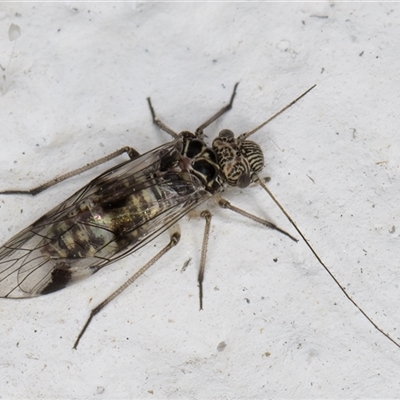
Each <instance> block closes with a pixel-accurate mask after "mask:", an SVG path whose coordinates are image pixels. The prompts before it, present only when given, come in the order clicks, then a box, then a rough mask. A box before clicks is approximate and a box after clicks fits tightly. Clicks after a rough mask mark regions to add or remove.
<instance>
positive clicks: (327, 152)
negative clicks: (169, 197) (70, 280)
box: [0, 3, 400, 399]
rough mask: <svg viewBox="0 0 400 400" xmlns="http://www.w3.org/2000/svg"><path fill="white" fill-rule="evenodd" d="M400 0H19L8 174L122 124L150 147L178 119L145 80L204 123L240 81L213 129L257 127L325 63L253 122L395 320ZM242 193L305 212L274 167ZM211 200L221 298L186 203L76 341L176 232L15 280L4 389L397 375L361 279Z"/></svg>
mask: <svg viewBox="0 0 400 400" xmlns="http://www.w3.org/2000/svg"><path fill="white" fill-rule="evenodd" d="M399 14H400V7H399V5H398V4H395V3H383V4H372V3H369V4H360V3H358V4H357V3H355V4H351V3H336V4H334V3H332V4H331V3H308V4H303V3H264V4H262V3H232V4H227V3H203V4H185V3H178V4H163V3H132V4H130V3H125V4H122V3H110V4H107V3H104V4H92V3H85V4H83V3H70V4H68V3H64V4H55V3H52V4H46V3H37V4H35V3H21V4H18V3H3V4H1V5H0V64H1V65H2V66H3V67H4V66H6V65H7V64H8V58H9V55H10V53H11V50H12V45H13V44H12V43H11V42H9V40H8V34H7V33H8V28H9V26H10V24H11V23H14V24H18V25H19V26H20V27H21V32H22V35H21V37H20V38H19V39H18V42H17V45H16V49H15V54H14V58H13V60H12V62H11V65H10V68H9V71H8V76H7V87H6V93H5V94H1V95H0V121H1V125H0V137H1V146H0V160H1V163H0V176H1V180H0V183H1V185H0V189H7V188H30V187H33V186H35V185H38V184H40V183H43V182H45V181H47V180H48V179H50V178H52V177H54V176H56V175H57V174H60V173H63V172H65V171H68V170H71V169H73V168H76V167H78V166H81V165H83V164H85V163H87V162H89V161H91V160H94V159H96V158H99V157H101V156H103V155H105V154H108V153H110V152H112V151H114V150H115V149H117V148H119V147H121V146H124V145H131V146H134V147H135V148H137V149H138V150H139V151H141V152H144V151H146V150H148V149H151V148H153V147H154V146H156V145H159V144H161V143H163V142H164V141H166V140H168V138H167V137H166V135H164V134H163V133H159V132H158V131H157V129H155V128H154V127H153V126H152V123H151V120H150V115H149V111H148V108H147V104H146V100H145V99H146V97H147V96H149V95H151V96H152V99H153V103H154V106H155V108H156V110H157V111H158V114H159V116H160V117H162V119H163V120H164V121H165V122H166V123H167V124H168V125H170V126H171V127H173V128H174V129H176V130H183V129H191V130H193V129H195V128H196V127H197V126H198V125H199V124H200V123H201V122H203V121H204V119H206V118H207V117H208V116H209V115H210V114H211V113H212V112H213V111H215V110H216V109H218V107H220V106H221V104H223V103H224V102H225V101H226V100H227V99H228V98H229V96H230V93H231V89H232V87H233V84H234V83H235V82H237V81H240V86H239V90H238V96H237V98H236V102H235V105H234V109H233V110H232V111H231V112H230V113H229V114H227V115H225V116H224V117H223V118H222V119H221V120H220V121H219V122H218V123H216V124H215V125H214V126H213V127H212V129H209V130H208V131H207V133H208V134H209V136H210V137H212V135H214V134H215V132H217V131H218V130H219V129H221V128H230V129H232V130H235V131H236V132H238V133H240V132H243V131H245V130H248V129H251V128H253V127H254V126H255V125H257V124H258V123H260V122H261V121H263V120H264V119H266V118H267V117H269V116H270V115H271V114H272V113H273V112H275V111H276V110H278V109H279V108H280V107H282V106H284V105H285V104H286V103H288V102H290V101H291V100H292V99H293V98H295V97H296V96H297V95H299V94H300V93H301V92H302V91H303V90H305V89H307V88H308V87H309V86H311V85H312V84H314V83H317V84H318V86H317V88H316V89H315V90H314V91H313V92H312V93H310V94H309V95H308V96H307V97H306V98H304V99H303V100H302V101H301V102H300V103H299V104H297V105H296V106H295V107H293V108H292V109H290V110H288V111H287V112H286V113H285V114H284V115H282V116H280V117H279V118H278V119H277V120H275V121H274V122H273V123H271V124H270V125H269V126H268V127H266V128H264V129H263V130H262V131H260V132H258V133H257V134H256V135H255V138H254V139H255V140H257V141H258V142H259V143H260V144H261V145H262V147H263V149H264V150H265V156H266V169H265V174H266V175H269V176H271V177H272V180H271V182H270V183H269V187H270V188H271V189H272V190H273V192H274V193H275V195H276V196H277V197H278V198H279V199H280V201H281V202H282V204H283V205H284V206H285V207H286V208H287V210H288V211H289V213H290V214H291V215H292V217H293V218H294V219H295V220H296V221H297V223H298V225H299V226H300V228H301V229H302V230H303V231H304V233H305V234H306V236H307V237H308V238H309V240H310V241H311V243H312V244H313V245H314V247H315V249H316V250H317V251H318V253H319V255H320V256H321V257H322V258H323V260H324V261H325V262H326V264H327V265H328V266H329V267H330V268H331V270H332V272H333V273H334V274H336V276H337V277H338V279H339V280H340V282H342V284H343V285H345V286H346V287H347V289H348V291H349V293H350V294H351V295H353V296H354V297H355V299H356V300H357V301H358V302H359V304H360V305H362V307H363V308H364V309H365V311H367V312H368V314H369V315H370V316H371V317H373V318H374V319H375V321H376V322H377V323H378V324H379V325H380V326H381V327H382V328H383V329H385V330H387V331H388V332H389V333H390V334H391V335H392V336H393V337H395V336H396V333H397V332H398V327H399V325H400V313H399V311H398V310H399V307H398V303H399V299H400V292H399V287H398V286H399V284H400V266H399V259H400V257H399V234H398V232H399V229H398V225H399V222H398V220H399V206H398V204H399V153H400V151H399V147H400V146H399V134H398V130H399V119H398V113H399V105H400V99H399V96H400V90H399V88H400V82H399V80H400V78H399V76H400V75H399V73H398V71H399V68H400V65H399V61H400V52H399V40H400V34H399V27H400V15H399ZM100 170H101V169H99V170H98V171H96V172H99V171H100ZM91 177H93V174H90V173H89V174H85V175H84V176H82V177H78V178H76V179H73V180H71V182H67V183H65V184H62V185H59V186H57V187H56V188H53V189H51V190H49V191H48V192H46V193H44V194H41V195H39V196H38V197H37V198H21V197H17V196H13V197H6V196H1V197H0V218H1V221H2V229H1V230H0V241H1V242H2V243H3V242H5V241H6V240H7V239H8V238H9V237H10V236H11V235H12V234H14V233H16V232H18V231H19V230H20V229H22V228H24V227H25V226H26V225H28V224H29V223H31V222H33V221H34V220H35V219H36V218H38V217H40V216H41V215H42V214H43V213H44V212H46V211H47V210H48V209H50V208H51V207H53V206H54V205H55V204H57V203H58V202H59V201H61V200H63V199H64V198H66V197H67V196H68V195H69V194H70V193H72V192H73V191H74V190H75V189H77V188H79V187H80V186H82V185H83V184H84V183H85V182H87V181H88V180H89V179H90V178H91ZM226 196H227V197H228V198H229V199H230V200H231V201H232V202H233V203H234V204H236V205H237V206H240V207H243V208H246V209H247V210H249V211H251V212H254V213H256V214H257V215H260V216H264V217H269V218H271V219H273V220H274V221H275V222H277V223H278V224H279V225H280V226H282V227H283V228H285V229H289V230H290V231H292V228H290V226H289V224H288V223H287V222H286V221H285V218H284V216H282V215H281V214H280V212H279V211H278V210H277V209H276V207H274V206H273V205H272V204H271V202H270V201H269V200H268V199H267V196H266V195H265V194H264V193H262V192H261V190H260V189H257V188H253V189H247V190H243V191H239V192H237V193H235V192H234V191H232V192H229V193H227V194H226ZM210 207H211V209H212V211H213V214H214V219H213V228H212V237H211V243H210V248H209V253H208V264H207V271H206V281H205V299H204V301H205V304H204V307H205V309H204V311H203V312H199V311H198V300H197V285H196V275H197V265H198V262H199V258H200V254H199V251H200V246H201V235H202V231H203V223H202V222H200V221H189V222H188V221H187V220H186V219H185V220H183V221H182V223H181V229H182V232H183V235H182V241H181V243H180V245H179V247H177V248H175V249H174V250H173V251H171V252H170V254H168V255H167V256H166V257H165V258H164V259H163V260H161V261H160V262H159V263H158V265H157V266H154V267H153V268H152V269H151V270H150V271H149V272H148V273H147V274H146V276H144V277H143V278H141V279H140V280H139V281H138V282H137V285H134V287H132V288H130V289H129V290H127V291H126V292H125V293H124V294H123V295H121V296H120V297H119V298H118V299H117V300H115V301H114V302H113V303H112V304H111V305H109V306H108V307H107V308H106V309H105V310H104V312H103V313H101V315H99V316H98V317H96V319H95V320H94V321H93V322H92V325H91V326H90V328H89V330H88V331H87V334H86V336H84V337H83V340H82V342H81V345H80V347H79V349H78V351H74V350H72V349H71V347H72V344H73V342H74V340H75V337H76V335H77V333H78V332H79V329H80V327H81V326H82V324H83V323H84V321H85V319H86V318H87V316H88V312H89V310H90V308H91V307H92V306H93V305H96V304H98V303H99V302H100V301H102V300H103V299H104V297H105V296H107V294H109V293H110V292H111V291H112V290H113V289H115V288H116V287H117V286H118V284H119V283H121V282H122V281H124V279H125V277H126V275H127V274H130V273H131V272H132V271H133V270H135V269H136V268H138V267H139V266H141V265H143V263H144V262H145V261H146V260H147V259H149V258H150V257H151V255H153V254H154V253H155V252H156V251H157V249H159V248H160V247H161V246H162V245H163V244H164V243H166V241H167V237H160V238H159V239H158V240H157V241H155V243H152V244H150V245H149V246H148V247H147V248H146V249H145V250H144V251H142V252H140V253H139V254H134V255H132V256H130V257H128V258H126V259H124V260H123V261H121V262H119V263H117V264H115V265H113V266H110V267H108V268H106V269H104V270H103V271H102V272H100V273H99V274H98V275H97V276H95V277H93V278H91V279H89V280H87V281H85V282H83V283H82V284H79V285H76V286H75V287H72V288H70V289H68V290H65V291H61V292H59V293H57V294H54V295H50V296H44V297H42V298H38V299H33V300H24V301H8V300H2V301H0V304H1V306H0V329H1V332H2V334H1V335H0V338H1V339H0V387H1V390H0V394H1V397H2V398H76V399H87V398H95V397H98V398H104V399H115V398H121V399H122V398H130V399H132V398H151V399H156V398H157V399H159V398H194V399H201V398H220V399H225V398H282V397H284V398H311V397H312V398H327V397H329V398H345V397H346V398H366V397H399V395H400V379H399V376H400V349H398V348H396V347H395V346H394V345H393V344H392V343H390V342H389V341H388V340H387V339H386V338H385V337H383V336H382V335H381V334H379V333H378V332H377V331H376V330H375V329H373V327H372V326H371V325H370V324H369V323H368V322H367V321H366V320H365V319H364V318H363V317H362V316H361V315H360V313H359V312H357V310H356V309H355V308H354V307H353V306H352V305H351V304H350V303H349V301H347V300H346V299H345V298H344V296H343V295H342V294H341V292H340V291H339V289H338V288H337V287H336V286H335V285H334V283H333V282H332V280H331V279H330V278H329V277H328V276H327V274H326V273H325V272H324V271H323V270H322V268H321V267H320V266H319V264H318V263H317V261H316V260H315V258H314V257H313V256H312V255H311V254H310V252H309V251H308V249H307V248H306V246H305V245H304V243H298V244H294V243H291V242H290V241H289V240H288V239H286V238H285V237H282V236H281V235H279V234H276V233H274V232H270V231H268V230H264V229H262V228H260V227H259V226H257V225H255V224H252V223H249V222H248V221H245V220H243V219H242V218H240V217H239V216H235V215H232V214H230V213H229V212H227V211H223V210H220V209H217V208H214V207H212V205H210ZM22 210H23V211H22ZM393 227H395V228H396V229H395V230H394V229H393ZM154 245H156V248H155V247H154ZM189 257H192V262H191V264H190V266H189V267H188V268H187V270H186V272H184V273H180V270H181V267H182V265H183V263H184V261H185V260H187V259H188V258H189ZM274 258H277V259H278V261H277V262H274V261H273V259H274ZM246 299H247V300H246ZM221 342H224V343H225V344H226V347H225V348H223V350H222V351H218V349H217V347H218V346H219V344H220V343H221ZM221 347H223V346H220V347H219V348H220V350H221Z"/></svg>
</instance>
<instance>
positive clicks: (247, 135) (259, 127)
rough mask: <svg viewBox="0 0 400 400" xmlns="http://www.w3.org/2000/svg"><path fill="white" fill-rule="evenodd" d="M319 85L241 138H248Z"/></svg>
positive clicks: (312, 87)
mask: <svg viewBox="0 0 400 400" xmlns="http://www.w3.org/2000/svg"><path fill="white" fill-rule="evenodd" d="M315 86H317V85H316V84H315V85H313V86H311V87H310V89H308V90H306V91H305V92H304V93H303V94H302V95H300V96H299V97H297V99H295V100H293V101H292V102H291V103H289V104H288V105H287V106H285V107H283V108H282V110H280V111H278V112H277V113H276V114H274V115H273V116H272V117H270V118H268V119H267V120H266V121H265V122H263V123H262V124H261V125H258V126H257V127H256V128H254V129H252V130H251V131H249V132H245V133H242V134H241V135H240V136H239V138H240V140H246V139H247V138H248V137H249V136H250V135H252V134H253V133H255V132H257V131H258V130H259V129H261V128H262V127H263V126H265V125H267V124H268V123H269V122H271V121H272V120H273V119H275V118H276V117H277V116H278V115H281V114H282V113H283V112H284V111H286V110H287V109H288V108H290V107H292V105H293V104H295V103H297V102H298V101H299V100H300V99H301V98H302V97H304V96H305V95H306V94H307V93H308V92H310V91H311V90H312V89H314V88H315Z"/></svg>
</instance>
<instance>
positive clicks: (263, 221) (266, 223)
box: [217, 197, 298, 242]
mask: <svg viewBox="0 0 400 400" xmlns="http://www.w3.org/2000/svg"><path fill="white" fill-rule="evenodd" d="M217 204H218V205H219V206H220V207H222V208H226V209H228V210H231V211H233V212H235V213H237V214H240V215H243V216H244V217H246V218H249V219H251V220H253V221H255V222H258V223H260V224H262V225H264V226H266V227H268V228H271V229H274V230H276V231H278V232H280V233H283V234H284V235H286V236H288V237H289V238H290V239H292V240H294V241H295V242H298V239H296V238H295V237H293V236H292V235H291V234H290V233H288V232H286V231H284V230H283V229H281V228H279V227H278V226H276V225H275V224H273V223H272V222H270V221H267V220H266V219H262V218H259V217H257V216H255V215H253V214H250V213H248V212H247V211H244V210H242V209H241V208H237V207H235V206H233V205H232V204H231V203H230V202H229V201H228V200H225V199H223V198H222V197H219V198H217Z"/></svg>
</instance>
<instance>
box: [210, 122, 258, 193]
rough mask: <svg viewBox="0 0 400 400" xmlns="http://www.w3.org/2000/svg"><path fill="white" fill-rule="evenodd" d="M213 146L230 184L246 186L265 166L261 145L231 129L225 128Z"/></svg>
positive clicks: (220, 166) (221, 169) (222, 171)
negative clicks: (237, 134)
mask: <svg viewBox="0 0 400 400" xmlns="http://www.w3.org/2000/svg"><path fill="white" fill-rule="evenodd" d="M212 148H213V150H214V152H215V153H216V155H217V158H218V165H219V168H220V171H221V173H222V175H223V176H224V178H225V180H226V182H227V183H228V184H229V185H230V186H238V187H240V188H245V187H247V186H249V184H250V183H252V182H253V181H254V177H255V174H257V173H258V172H260V171H261V170H262V169H263V167H264V155H263V153H262V150H261V148H260V146H259V145H258V144H257V143H255V142H252V141H250V140H244V139H241V137H240V136H239V137H238V138H235V135H234V134H233V132H232V131H230V130H229V129H223V130H222V131H221V132H220V133H219V135H218V137H217V138H215V139H214V141H213V144H212Z"/></svg>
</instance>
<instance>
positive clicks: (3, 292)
mask: <svg viewBox="0 0 400 400" xmlns="http://www.w3.org/2000/svg"><path fill="white" fill-rule="evenodd" d="M181 147H182V142H181V139H177V140H175V141H173V142H171V143H168V144H166V145H163V146H160V147H159V148H157V149H154V150H152V151H150V152H148V153H146V154H144V155H142V156H140V157H138V158H136V159H134V160H130V161H127V162H125V163H123V164H120V165H118V166H116V167H114V168H111V169H110V170H108V171H106V172H105V173H103V174H102V175H100V176H99V177H97V178H96V179H94V180H93V181H92V182H90V183H89V184H88V185H86V186H85V187H84V188H82V189H81V190H79V191H78V192H76V193H75V194H74V195H72V196H71V197H70V198H69V199H67V200H66V201H64V202H63V203H61V204H60V205H58V206H57V207H55V208H54V209H53V210H51V211H50V212H49V213H47V214H46V215H44V216H43V217H41V218H40V219H39V220H37V221H36V222H35V223H33V224H32V225H31V226H29V227H28V228H26V229H25V230H23V231H22V232H20V233H19V234H17V235H16V236H14V237H13V238H12V239H10V240H9V241H8V242H7V243H6V244H4V245H3V246H2V247H0V297H8V298H24V297H34V296H38V295H42V294H47V293H51V292H54V291H57V290H59V289H62V288H64V287H66V286H69V285H70V284H73V283H75V282H78V281H80V280H82V279H85V278H87V277H89V276H91V275H93V274H94V273H95V272H97V271H98V270H99V269H101V268H103V267H104V266H106V265H108V264H110V263H112V262H114V261H116V260H118V259H120V258H122V257H125V256H126V255H128V254H130V253H131V252H133V251H135V250H137V249H138V248H140V247H142V246H144V245H145V244H147V243H148V242H150V241H151V240H153V239H154V238H155V237H156V236H158V235H159V234H160V233H162V232H163V231H165V230H166V229H168V228H169V227H170V226H171V225H173V224H174V223H175V222H176V221H177V220H179V219H180V218H181V217H182V216H184V215H185V214H187V213H188V212H189V211H190V210H191V209H192V208H194V207H196V206H197V205H198V204H200V203H201V202H203V201H205V200H207V199H208V198H209V197H210V196H211V194H210V193H209V192H207V191H206V190H205V189H204V187H203V185H202V184H201V183H200V181H198V180H197V179H196V178H195V177H193V176H192V175H190V174H188V173H187V172H186V171H181V170H180V169H179V167H178V161H179V159H180V151H181Z"/></svg>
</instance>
